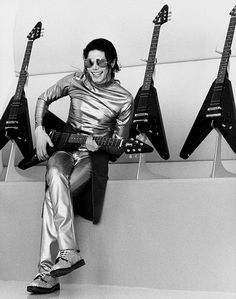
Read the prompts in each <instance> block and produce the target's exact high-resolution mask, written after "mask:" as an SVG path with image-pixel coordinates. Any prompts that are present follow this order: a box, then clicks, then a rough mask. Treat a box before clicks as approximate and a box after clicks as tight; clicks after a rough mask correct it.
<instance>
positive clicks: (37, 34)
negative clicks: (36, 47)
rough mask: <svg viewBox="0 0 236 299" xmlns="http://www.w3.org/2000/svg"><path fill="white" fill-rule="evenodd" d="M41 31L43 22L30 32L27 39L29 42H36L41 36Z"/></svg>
mask: <svg viewBox="0 0 236 299" xmlns="http://www.w3.org/2000/svg"><path fill="white" fill-rule="evenodd" d="M41 30H42V22H38V23H37V24H36V25H35V26H34V28H33V29H32V30H31V31H30V33H29V34H28V35H27V38H28V39H29V40H35V39H37V38H39V37H40V36H41Z"/></svg>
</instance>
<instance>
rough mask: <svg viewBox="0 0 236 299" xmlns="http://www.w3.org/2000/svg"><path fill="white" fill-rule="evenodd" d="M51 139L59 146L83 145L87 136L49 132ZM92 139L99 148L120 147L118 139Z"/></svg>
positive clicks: (121, 142)
mask: <svg viewBox="0 0 236 299" xmlns="http://www.w3.org/2000/svg"><path fill="white" fill-rule="evenodd" d="M50 135H51V139H52V142H53V143H55V144H59V146H63V145H65V144H68V145H85V143H86V140H87V138H88V136H87V135H82V134H73V133H72V134H71V133H66V132H63V133H62V132H57V131H54V130H52V131H51V134H50ZM93 139H94V140H95V141H96V143H97V144H98V145H99V146H111V147H122V144H123V141H124V140H123V139H118V138H110V137H101V136H94V137H93Z"/></svg>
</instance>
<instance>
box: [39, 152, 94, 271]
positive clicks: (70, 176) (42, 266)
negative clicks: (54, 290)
mask: <svg viewBox="0 0 236 299" xmlns="http://www.w3.org/2000/svg"><path fill="white" fill-rule="evenodd" d="M90 177H91V161H90V157H89V155H88V153H87V152H79V151H77V152H75V153H73V154H71V153H67V152H63V151H59V152H56V153H55V154H54V155H53V156H51V157H50V159H49V160H48V164H47V172H46V183H47V188H46V191H45V198H44V203H43V210H42V229H41V246H40V260H39V272H49V271H50V269H51V267H52V266H53V265H54V262H55V259H56V255H57V253H58V250H63V249H75V250H78V249H79V247H78V245H77V241H76V237H75V229H74V212H73V205H72V197H71V194H72V193H73V191H75V190H76V192H77V191H78V190H79V189H80V188H83V186H84V184H85V183H86V182H87V181H88V180H89V179H90Z"/></svg>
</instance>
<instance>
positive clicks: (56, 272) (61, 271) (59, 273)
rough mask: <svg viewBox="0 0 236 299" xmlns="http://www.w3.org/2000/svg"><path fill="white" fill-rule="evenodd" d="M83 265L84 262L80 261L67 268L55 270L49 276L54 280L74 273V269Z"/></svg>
mask: <svg viewBox="0 0 236 299" xmlns="http://www.w3.org/2000/svg"><path fill="white" fill-rule="evenodd" d="M84 265H85V261H84V260H83V259H81V260H79V261H78V262H77V263H75V264H74V265H72V266H71V267H69V268H63V269H57V270H54V271H51V272H50V274H51V276H52V277H54V278H55V277H60V276H64V275H66V274H69V273H70V272H72V271H74V270H75V269H78V268H80V267H82V266H84Z"/></svg>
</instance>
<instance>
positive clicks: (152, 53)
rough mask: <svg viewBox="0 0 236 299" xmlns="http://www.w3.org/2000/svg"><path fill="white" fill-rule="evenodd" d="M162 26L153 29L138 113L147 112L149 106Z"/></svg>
mask: <svg viewBox="0 0 236 299" xmlns="http://www.w3.org/2000/svg"><path fill="white" fill-rule="evenodd" d="M160 27H161V26H160V25H156V26H154V29H153V34H152V40H151V46H150V50H149V54H148V61H147V66H146V70H145V75H144V80H143V85H142V88H141V94H140V99H139V105H138V111H137V112H138V113H142V112H145V111H146V108H147V101H148V98H149V91H150V86H151V84H152V77H153V72H154V70H155V61H156V53H157V45H158V40H159V35H160Z"/></svg>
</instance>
